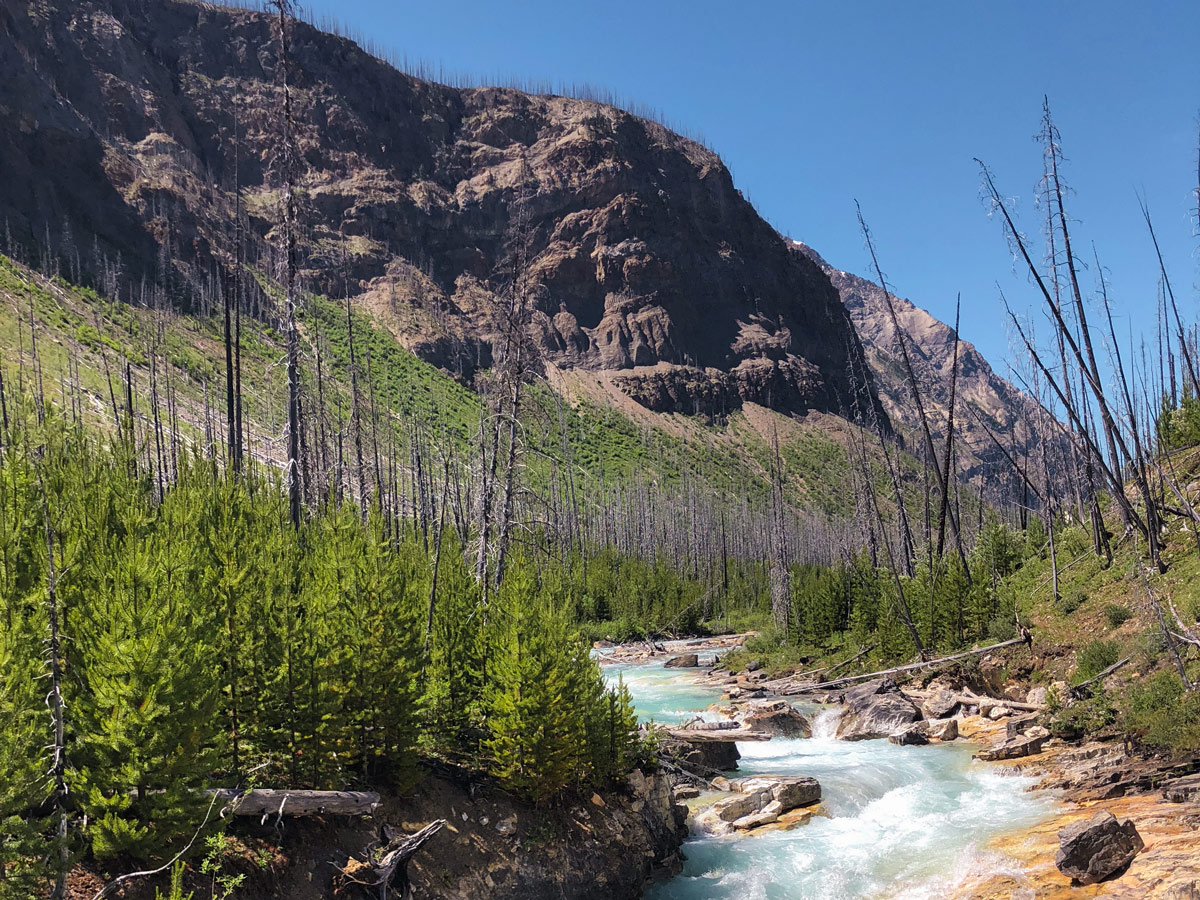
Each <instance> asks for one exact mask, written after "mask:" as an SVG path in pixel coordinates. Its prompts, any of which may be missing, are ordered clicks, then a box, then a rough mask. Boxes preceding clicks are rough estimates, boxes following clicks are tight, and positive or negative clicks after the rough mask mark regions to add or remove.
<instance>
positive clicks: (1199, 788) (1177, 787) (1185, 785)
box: [1162, 775, 1200, 803]
mask: <svg viewBox="0 0 1200 900" xmlns="http://www.w3.org/2000/svg"><path fill="white" fill-rule="evenodd" d="M1162 794H1163V797H1164V798H1165V799H1166V800H1169V801H1171V802H1172V803H1188V802H1189V801H1192V800H1200V775H1186V776H1184V777H1183V778H1176V779H1173V780H1172V781H1169V782H1167V783H1166V784H1165V785H1164V786H1163V792H1162Z"/></svg>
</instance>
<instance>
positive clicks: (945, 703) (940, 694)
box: [921, 690, 959, 719]
mask: <svg viewBox="0 0 1200 900" xmlns="http://www.w3.org/2000/svg"><path fill="white" fill-rule="evenodd" d="M958 706H959V703H958V696H957V695H956V694H955V693H954V691H946V690H942V691H936V692H935V693H933V694H930V696H929V697H928V698H927V699H926V700H925V702H924V703H922V704H921V712H922V713H923V714H924V716H925V718H927V719H948V718H950V717H951V716H952V715H954V714H955V713H956V712H958Z"/></svg>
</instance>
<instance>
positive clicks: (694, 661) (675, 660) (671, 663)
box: [663, 653, 700, 669]
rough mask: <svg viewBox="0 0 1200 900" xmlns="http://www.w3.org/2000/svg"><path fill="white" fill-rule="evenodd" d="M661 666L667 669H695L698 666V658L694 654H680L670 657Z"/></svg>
mask: <svg viewBox="0 0 1200 900" xmlns="http://www.w3.org/2000/svg"><path fill="white" fill-rule="evenodd" d="M663 665H664V666H665V667H666V668H668V669H695V668H697V667H698V666H699V665H700V657H699V655H698V654H695V653H681V654H680V655H679V656H672V657H671V658H670V659H668V660H667V661H666V662H665V663H663Z"/></svg>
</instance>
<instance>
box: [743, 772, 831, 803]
mask: <svg viewBox="0 0 1200 900" xmlns="http://www.w3.org/2000/svg"><path fill="white" fill-rule="evenodd" d="M729 787H730V789H731V790H733V791H736V792H738V793H740V794H756V793H758V792H759V791H766V792H767V793H768V794H770V799H771V800H776V801H778V802H779V803H780V805H781V807H782V808H781V809H780V812H787V811H788V810H792V809H795V808H796V807H798V806H811V805H812V804H814V803H817V802H818V801H819V800H820V799H821V785H820V783H819V782H818V781H817V779H815V778H809V777H807V776H805V775H752V776H750V777H748V778H735V779H733V780H732V781H730V782H729Z"/></svg>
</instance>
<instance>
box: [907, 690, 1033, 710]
mask: <svg viewBox="0 0 1200 900" xmlns="http://www.w3.org/2000/svg"><path fill="white" fill-rule="evenodd" d="M902 693H903V694H904V695H905V696H906V697H908V698H909V699H910V700H924V699H926V698H928V697H930V696H932V695H933V694H934V693H935V692H934V691H903V692H902ZM951 693H953V696H954V699H955V700H956V701H957V702H959V703H961V704H963V705H964V706H978V705H979V703H980V701H982V700H990V701H992V702H993V703H995V704H996V705H997V706H1007V707H1008V708H1009V709H1019V710H1021V711H1022V712H1040V711H1041V710H1042V709H1043V708H1044V707H1041V706H1038V705H1037V704H1036V703H1026V702H1025V701H1023V700H1009V699H1008V698H1007V697H986V696H982V695H980V694H976V693H973V692H971V691H963V692H962V693H954V692H951Z"/></svg>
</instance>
